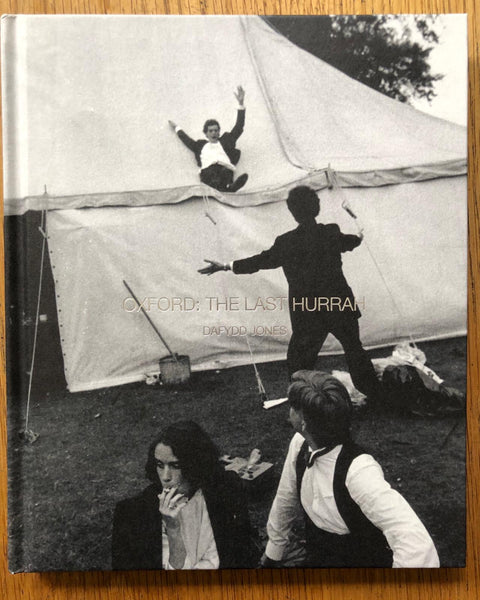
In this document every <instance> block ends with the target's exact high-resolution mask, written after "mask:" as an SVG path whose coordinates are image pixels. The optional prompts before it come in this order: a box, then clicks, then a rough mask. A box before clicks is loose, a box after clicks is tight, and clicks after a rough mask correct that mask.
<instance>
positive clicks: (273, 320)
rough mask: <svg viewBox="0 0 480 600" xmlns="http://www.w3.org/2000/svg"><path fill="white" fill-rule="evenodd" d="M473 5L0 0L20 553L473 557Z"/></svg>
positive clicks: (373, 560)
mask: <svg viewBox="0 0 480 600" xmlns="http://www.w3.org/2000/svg"><path fill="white" fill-rule="evenodd" d="M466 71H467V57H466V17H465V15H438V16H437V15H403V16H391V15H387V16H385V15H369V16H343V17H340V16H330V17H326V16H325V17H265V18H262V17H257V16H211V17H203V16H195V17H180V16H148V17H147V16H142V17H137V16H93V15H82V16H38V15H37V16H29V15H6V16H4V17H3V18H2V112H3V131H4V144H3V147H4V181H5V186H4V212H5V238H6V247H5V256H6V307H7V315H6V321H7V378H8V435H9V442H8V443H9V446H8V453H9V456H8V470H9V471H8V477H9V567H10V570H11V571H12V572H25V571H27V572H28V571H51V570H92V569H102V570H109V569H217V568H257V567H264V568H269V567H299V566H311V567H317V568H322V567H332V566H334V567H345V566H349V567H350V566H353V567H355V566H369V567H400V568H402V567H438V566H442V567H459V566H464V564H465V411H464V409H465V388H466V381H465V378H466V330H467V327H466V325H467V324H466V278H467V252H466V248H467V209H466V205H467V203H466V200H467V197H466V195H467V137H466V127H465V124H466V88H467V79H466Z"/></svg>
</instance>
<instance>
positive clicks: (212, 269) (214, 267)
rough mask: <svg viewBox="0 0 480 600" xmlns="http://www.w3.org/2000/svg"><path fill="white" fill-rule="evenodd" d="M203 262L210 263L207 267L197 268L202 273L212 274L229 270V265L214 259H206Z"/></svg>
mask: <svg viewBox="0 0 480 600" xmlns="http://www.w3.org/2000/svg"><path fill="white" fill-rule="evenodd" d="M204 262H206V263H210V264H209V265H208V267H203V269H198V272H199V273H201V274H202V275H213V274H214V273H216V272H217V271H229V270H230V267H229V266H228V265H224V264H223V263H219V262H217V261H216V260H207V259H205V260H204Z"/></svg>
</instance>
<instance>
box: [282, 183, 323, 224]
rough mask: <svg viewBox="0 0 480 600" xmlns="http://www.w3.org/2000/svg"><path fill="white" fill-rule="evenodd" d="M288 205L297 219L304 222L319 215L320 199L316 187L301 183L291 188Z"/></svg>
mask: <svg viewBox="0 0 480 600" xmlns="http://www.w3.org/2000/svg"><path fill="white" fill-rule="evenodd" d="M287 206H288V210H289V211H290V212H291V213H292V215H293V218H294V219H295V221H297V223H300V224H302V223H306V222H308V221H311V220H312V219H315V218H316V217H317V216H318V213H319V212H320V199H319V197H318V196H317V193H316V192H315V190H314V189H312V188H311V187H308V186H306V185H299V186H297V187H295V188H293V189H292V190H290V192H289V194H288V198H287Z"/></svg>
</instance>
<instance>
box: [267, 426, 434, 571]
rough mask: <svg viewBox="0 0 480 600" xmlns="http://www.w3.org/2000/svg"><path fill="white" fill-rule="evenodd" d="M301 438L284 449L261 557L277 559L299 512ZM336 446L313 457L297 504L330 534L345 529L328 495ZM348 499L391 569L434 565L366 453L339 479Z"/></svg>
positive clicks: (427, 541)
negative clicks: (383, 546)
mask: <svg viewBox="0 0 480 600" xmlns="http://www.w3.org/2000/svg"><path fill="white" fill-rule="evenodd" d="M304 441H305V440H304V438H303V436H302V435H300V434H299V433H296V434H295V435H294V436H293V438H292V441H291V442H290V447H289V449H288V454H287V458H286V459H285V464H284V467H283V472H282V476H281V478H280V483H279V485H278V490H277V494H276V496H275V500H274V501H273V505H272V508H271V510H270V515H269V517H268V523H267V533H268V538H269V541H268V543H267V547H266V551H265V552H266V554H267V556H268V557H269V558H271V559H272V560H281V559H282V557H283V553H284V550H285V548H286V546H287V543H288V536H289V533H290V530H291V528H292V525H293V521H294V520H295V518H296V517H297V516H298V515H299V514H300V513H301V506H300V501H299V499H298V493H297V475H296V461H297V456H298V453H299V451H300V448H301V447H302V445H303V442H304ZM341 449H342V446H336V447H335V448H334V449H333V450H331V451H330V452H328V453H327V454H324V455H321V456H319V457H318V458H316V460H315V462H314V464H313V465H312V467H311V468H309V469H306V471H305V474H304V476H303V479H302V486H301V492H300V496H301V503H302V506H303V508H304V510H305V512H306V513H307V514H308V516H309V517H310V519H311V520H312V521H313V523H314V524H315V525H316V526H317V527H319V528H320V529H324V530H325V531H327V532H330V533H336V534H340V535H342V534H347V533H349V529H348V527H347V526H346V524H345V521H344V520H343V519H342V517H341V516H340V513H339V512H338V509H337V505H336V503H335V497H334V495H333V475H334V472H335V465H336V462H337V458H338V455H339V454H340V450H341ZM345 484H346V487H347V489H348V492H349V494H350V496H351V497H352V499H353V500H354V501H355V502H356V503H357V504H358V505H359V507H360V508H361V510H362V512H363V513H364V514H365V516H366V517H367V518H368V519H369V520H370V521H371V522H372V523H373V524H374V525H376V526H377V527H378V528H379V529H380V530H381V531H382V532H383V534H384V535H385V537H386V539H387V542H388V544H389V546H390V548H391V549H392V551H393V567H415V568H424V567H439V566H440V561H439V558H438V554H437V551H436V549H435V546H434V544H433V541H432V539H431V537H430V535H429V534H428V531H427V530H426V529H425V527H424V525H423V523H422V522H421V521H420V519H419V518H418V517H417V515H416V514H415V512H414V511H413V509H412V508H411V506H410V505H409V504H408V502H407V501H406V500H405V498H403V496H401V495H400V494H399V493H398V492H397V491H395V490H393V489H392V488H391V487H390V484H388V483H387V482H386V481H385V479H384V477H383V472H382V469H381V467H380V465H379V464H378V463H377V462H376V460H375V459H374V458H373V457H372V456H370V455H369V454H361V455H360V456H357V457H356V458H355V459H354V460H353V461H352V464H351V465H350V468H349V469H348V472H347V477H346V480H345Z"/></svg>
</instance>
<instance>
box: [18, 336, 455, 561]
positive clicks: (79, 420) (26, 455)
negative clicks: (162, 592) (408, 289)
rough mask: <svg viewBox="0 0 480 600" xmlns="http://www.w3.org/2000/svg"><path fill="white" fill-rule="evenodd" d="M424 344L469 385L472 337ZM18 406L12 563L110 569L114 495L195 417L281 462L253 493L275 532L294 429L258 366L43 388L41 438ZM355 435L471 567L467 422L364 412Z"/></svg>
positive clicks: (432, 357)
mask: <svg viewBox="0 0 480 600" xmlns="http://www.w3.org/2000/svg"><path fill="white" fill-rule="evenodd" d="M419 346H420V348H421V349H422V350H423V351H424V352H425V353H426V355H427V360H428V365H429V366H430V367H432V368H433V369H434V370H435V371H436V372H437V373H438V374H439V375H440V376H441V377H442V378H444V379H445V381H446V383H447V384H448V385H451V386H454V387H456V388H458V389H460V390H462V391H465V387H466V380H465V377H466V341H465V338H457V339H452V340H446V341H439V342H429V343H424V344H419ZM390 353H391V348H390V349H384V350H377V351H373V352H371V353H370V354H371V356H372V357H380V356H387V355H389V354H390ZM318 366H319V368H321V369H322V370H326V371H330V370H332V369H346V367H345V362H344V357H343V356H332V357H321V358H320V359H319V362H318ZM259 370H260V373H261V376H262V379H263V382H264V385H265V387H266V389H267V393H268V395H269V397H270V398H279V397H283V396H285V392H286V386H287V377H286V368H285V363H283V362H280V363H278V362H277V363H265V364H262V365H259ZM8 403H9V521H10V522H9V526H10V533H9V535H10V546H9V556H10V569H11V570H13V571H31V570H34V571H37V570H38V571H42V570H86V569H109V568H110V531H111V519H112V515H113V509H114V507H115V504H116V502H117V501H118V500H120V499H123V498H126V497H128V496H132V495H135V494H137V493H139V492H140V491H141V490H142V489H143V488H144V487H145V486H146V485H147V480H146V479H145V477H144V463H145V459H146V453H147V449H148V446H149V444H150V442H151V440H152V439H153V438H154V437H155V436H156V435H157V433H158V431H159V430H160V429H161V428H162V427H163V426H164V425H166V424H168V423H171V422H174V421H176V420H179V419H186V418H188V419H193V420H195V421H197V422H198V423H200V424H201V425H202V426H203V427H204V428H205V429H206V430H207V431H208V432H209V433H210V434H211V436H212V438H213V439H214V440H215V442H216V443H217V444H218V446H219V447H220V449H221V450H222V452H223V453H228V454H232V455H235V456H248V454H249V452H250V450H251V449H252V448H254V447H258V448H260V450H261V451H262V455H263V458H264V459H265V460H267V461H269V462H272V463H274V478H273V480H272V481H271V483H270V485H269V486H267V488H266V489H264V490H263V491H262V493H261V494H258V493H257V494H252V495H251V498H250V500H251V502H250V509H251V518H252V521H253V523H254V524H255V525H256V526H257V527H258V528H259V533H260V535H261V536H264V535H265V534H264V528H265V524H266V519H267V515H268V510H269V507H270V504H271V501H272V498H273V496H274V493H275V486H276V481H277V480H278V477H279V475H280V472H281V467H282V464H283V459H284V457H285V453H286V450H287V447H288V443H289V441H290V438H291V436H292V429H291V427H290V425H289V424H288V423H287V413H288V408H287V406H286V405H282V406H279V407H277V408H274V409H271V410H269V411H265V410H263V409H262V405H261V402H260V400H259V397H258V393H257V386H256V381H255V376H254V372H253V368H252V367H251V366H245V367H238V368H232V369H226V370H222V371H206V372H202V373H194V374H193V376H192V379H191V383H190V385H189V386H188V387H187V388H185V389H182V390H176V391H174V390H168V389H165V388H163V387H161V386H147V385H146V384H144V383H135V384H130V385H124V386H119V387H115V388H107V389H103V390H95V391H91V392H82V393H76V394H70V393H68V392H67V391H50V392H47V393H39V391H38V390H37V393H35V394H34V397H33V401H32V406H31V414H30V423H29V428H30V429H32V430H34V431H35V432H37V433H38V434H39V438H38V440H37V441H36V442H35V443H33V444H28V443H25V442H22V441H21V440H20V439H19V436H18V432H19V431H20V430H22V428H23V427H24V420H23V419H24V414H23V413H24V409H25V407H24V406H23V404H24V401H22V402H19V401H18V399H15V398H11V397H10V398H9V400H8ZM454 427H455V429H454V431H453V433H451V431H452V428H454ZM353 433H354V438H355V439H356V441H357V442H358V443H360V444H361V445H363V446H364V447H365V448H366V449H367V450H369V451H370V452H371V453H372V454H373V455H374V456H375V457H376V458H377V459H378V461H379V462H380V464H381V465H382V467H383V469H384V472H385V476H386V478H387V480H388V481H389V482H390V483H391V484H392V486H393V487H394V488H396V489H398V490H399V491H400V492H401V493H402V494H403V495H404V496H405V497H406V499H407V500H408V501H409V502H410V503H411V505H412V506H413V507H414V509H415V510H416V512H417V514H418V515H419V516H420V518H421V519H422V521H423V522H424V523H425V525H426V527H427V529H428V530H429V531H430V533H431V535H432V537H433V539H434V541H435V543H436V545H437V549H438V551H439V554H440V560H441V563H442V566H460V565H462V564H463V563H464V552H465V421H464V418H463V417H448V418H420V417H407V416H399V415H393V414H381V415H373V414H361V413H358V414H356V417H355V421H354V425H353ZM449 433H451V435H449Z"/></svg>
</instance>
